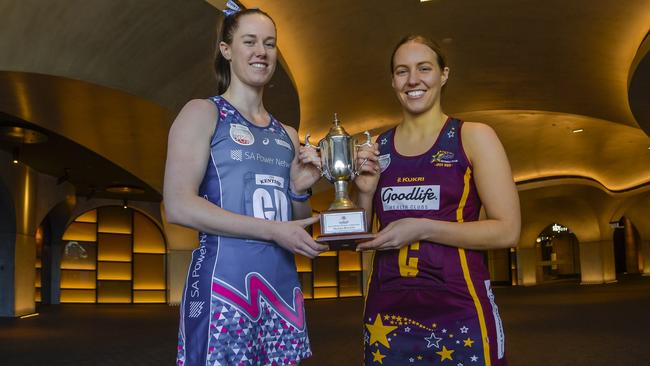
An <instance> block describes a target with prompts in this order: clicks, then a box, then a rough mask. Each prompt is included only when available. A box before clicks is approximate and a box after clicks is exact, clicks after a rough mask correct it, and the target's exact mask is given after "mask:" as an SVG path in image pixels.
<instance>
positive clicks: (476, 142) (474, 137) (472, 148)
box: [461, 122, 502, 160]
mask: <svg viewBox="0 0 650 366" xmlns="http://www.w3.org/2000/svg"><path fill="white" fill-rule="evenodd" d="M461 138H462V142H463V148H464V149H465V153H466V154H467V155H468V158H469V159H470V160H473V159H472V157H473V156H481V155H483V154H484V153H486V152H488V151H490V150H493V149H502V146H501V142H500V141H499V137H498V136H497V134H496V132H495V131H494V129H493V128H492V127H490V126H489V125H487V124H485V123H481V122H464V123H463V128H462V130H461Z"/></svg>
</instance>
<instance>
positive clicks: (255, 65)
mask: <svg viewBox="0 0 650 366" xmlns="http://www.w3.org/2000/svg"><path fill="white" fill-rule="evenodd" d="M251 66H253V67H254V68H256V69H263V68H266V65H265V64H260V63H254V64H251Z"/></svg>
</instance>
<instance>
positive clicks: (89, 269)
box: [60, 205, 167, 303]
mask: <svg viewBox="0 0 650 366" xmlns="http://www.w3.org/2000/svg"><path fill="white" fill-rule="evenodd" d="M61 252H62V253H61V266H60V268H61V282H60V288H61V302H62V303H79V302H84V303H165V302H166V301H167V276H166V272H167V271H166V265H165V261H166V255H167V243H166V240H165V237H164V235H163V232H162V231H161V230H160V227H159V225H158V224H157V223H156V222H154V221H153V220H151V219H150V218H149V217H148V215H145V214H143V213H142V212H140V211H139V210H137V209H134V208H132V207H122V206H115V205H109V206H101V207H98V208H95V209H92V210H88V211H86V212H84V213H82V214H80V215H79V216H77V217H76V218H74V220H73V221H72V222H71V223H70V224H69V225H68V227H67V228H66V230H65V233H64V234H63V247H62V249H61Z"/></svg>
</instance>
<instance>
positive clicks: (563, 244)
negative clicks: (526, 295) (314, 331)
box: [535, 223, 580, 282]
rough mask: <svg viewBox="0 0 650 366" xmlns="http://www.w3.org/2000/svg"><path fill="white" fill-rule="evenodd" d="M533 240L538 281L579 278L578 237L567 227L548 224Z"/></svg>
mask: <svg viewBox="0 0 650 366" xmlns="http://www.w3.org/2000/svg"><path fill="white" fill-rule="evenodd" d="M535 241H536V244H535V246H536V248H537V263H538V281H539V282H551V281H557V280H569V279H570V280H574V279H575V280H579V279H580V248H579V246H578V243H579V242H578V237H577V236H576V235H575V234H574V233H573V232H572V231H571V230H570V229H569V228H568V227H566V226H564V225H561V224H558V223H553V224H551V225H548V226H547V227H546V228H545V229H544V230H542V232H541V233H540V234H539V236H538V237H537V239H536V240H535Z"/></svg>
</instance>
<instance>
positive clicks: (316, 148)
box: [305, 134, 325, 177]
mask: <svg viewBox="0 0 650 366" xmlns="http://www.w3.org/2000/svg"><path fill="white" fill-rule="evenodd" d="M310 137H311V135H310V134H306V135H305V147H311V148H312V149H314V150H316V151H320V150H321V149H320V146H315V145H312V144H311V143H310V142H309V138H310ZM322 161H323V158H322V156H321V162H322ZM318 170H319V171H320V176H321V177H324V176H325V170H324V169H323V168H322V167H318Z"/></svg>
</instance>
